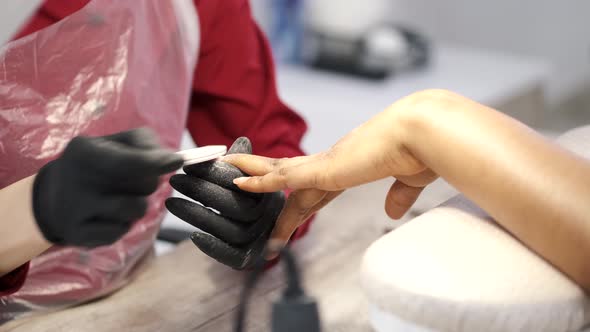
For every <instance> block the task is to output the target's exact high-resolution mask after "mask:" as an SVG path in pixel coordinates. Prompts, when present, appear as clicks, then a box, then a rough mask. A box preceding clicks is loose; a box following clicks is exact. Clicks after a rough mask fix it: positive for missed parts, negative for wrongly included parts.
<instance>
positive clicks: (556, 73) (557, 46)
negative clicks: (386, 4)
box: [312, 0, 590, 103]
mask: <svg viewBox="0 0 590 332" xmlns="http://www.w3.org/2000/svg"><path fill="white" fill-rule="evenodd" d="M312 1H313V0H312ZM315 1H317V0H315ZM320 1H321V0H320ZM390 1H391V2H392V3H393V6H394V9H393V12H392V15H391V19H392V20H393V21H397V22H405V23H407V24H410V25H412V26H415V27H417V28H420V29H422V30H423V31H424V32H426V33H427V34H428V35H429V36H431V37H433V38H434V39H435V40H444V41H449V42H453V43H460V44H466V45H471V46H476V47H481V48H488V49H495V50H502V51H505V52H512V53H517V54H523V55H532V56H536V57H543V58H546V59H547V60H549V61H550V62H551V63H552V65H553V73H552V78H551V80H550V82H549V84H548V89H547V93H548V100H549V101H550V102H552V103H554V102H556V101H558V100H559V99H560V98H563V97H565V96H567V94H568V93H571V92H573V91H574V90H575V89H576V87H577V86H578V85H579V84H580V83H581V82H584V81H586V82H587V81H590V1H588V0H565V1H559V0H493V1H491V0H488V1H483V0H443V1H437V0H390Z"/></svg>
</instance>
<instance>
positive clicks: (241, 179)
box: [234, 177, 248, 186]
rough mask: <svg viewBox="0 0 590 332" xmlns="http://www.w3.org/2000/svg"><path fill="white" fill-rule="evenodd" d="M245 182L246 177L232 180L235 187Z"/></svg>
mask: <svg viewBox="0 0 590 332" xmlns="http://www.w3.org/2000/svg"><path fill="white" fill-rule="evenodd" d="M247 180H248V178H247V177H241V178H235V179H234V184H235V185H236V186H239V185H241V184H242V183H244V182H246V181H247Z"/></svg>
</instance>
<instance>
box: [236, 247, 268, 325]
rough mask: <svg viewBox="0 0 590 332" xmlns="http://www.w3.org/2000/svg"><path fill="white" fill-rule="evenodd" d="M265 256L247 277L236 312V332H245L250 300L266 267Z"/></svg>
mask: <svg viewBox="0 0 590 332" xmlns="http://www.w3.org/2000/svg"><path fill="white" fill-rule="evenodd" d="M264 256H265V254H262V255H261V256H260V258H259V259H258V261H257V262H256V264H254V267H253V269H252V272H251V273H250V274H249V275H248V276H247V277H246V282H245V283H244V289H243V290H242V293H241V294H240V303H239V304H238V309H237V312H236V327H235V329H234V331H235V332H243V331H244V324H245V322H246V309H247V306H248V301H249V300H250V295H251V293H252V289H254V286H256V282H258V278H259V277H260V275H261V274H262V271H263V270H264V266H265V265H266V260H265V259H264Z"/></svg>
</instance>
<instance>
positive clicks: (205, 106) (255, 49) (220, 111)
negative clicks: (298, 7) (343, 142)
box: [187, 0, 306, 157]
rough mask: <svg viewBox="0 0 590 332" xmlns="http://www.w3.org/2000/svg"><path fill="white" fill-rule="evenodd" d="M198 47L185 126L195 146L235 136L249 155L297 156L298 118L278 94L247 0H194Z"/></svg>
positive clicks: (302, 127) (301, 125)
mask: <svg viewBox="0 0 590 332" xmlns="http://www.w3.org/2000/svg"><path fill="white" fill-rule="evenodd" d="M195 4H196V6H197V9H198V13H199V19H200V24H201V48H200V51H199V60H198V63H197V69H196V71H195V78H194V83H193V96H192V100H191V112H190V113H189V117H188V124H187V127H188V129H189V131H190V133H191V135H192V137H193V139H194V140H195V142H196V143H197V144H198V145H209V144H225V145H228V146H229V145H231V143H232V142H233V140H234V139H236V138H237V137H239V136H247V137H248V138H250V140H251V141H252V145H253V149H254V153H255V154H259V155H265V156H270V157H292V156H297V155H301V154H303V151H302V150H301V148H300V143H301V138H302V136H303V134H304V133H305V131H306V125H305V122H304V121H303V119H302V118H301V117H300V116H299V115H297V114H296V113H295V112H293V111H292V110H291V109H289V107H287V106H286V105H285V104H283V103H282V102H281V100H280V99H279V97H278V93H277V88H276V82H275V74H274V66H273V60H272V56H271V51H270V48H269V46H268V43H267V41H266V38H265V37H264V35H263V33H262V32H261V31H260V29H259V28H258V26H257V25H256V23H255V22H254V20H253V18H252V15H251V13H250V7H249V4H248V0H224V1H195Z"/></svg>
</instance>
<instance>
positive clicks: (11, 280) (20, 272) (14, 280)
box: [0, 262, 29, 298]
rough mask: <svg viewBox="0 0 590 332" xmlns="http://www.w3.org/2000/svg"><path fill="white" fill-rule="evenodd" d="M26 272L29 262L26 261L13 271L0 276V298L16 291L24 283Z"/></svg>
mask: <svg viewBox="0 0 590 332" xmlns="http://www.w3.org/2000/svg"><path fill="white" fill-rule="evenodd" d="M28 272H29V263H28V262H27V263H25V264H23V265H21V266H19V267H18V268H16V269H15V270H14V271H12V272H10V273H8V274H5V275H3V276H2V277H0V298H1V297H3V296H7V295H10V294H13V293H16V292H17V291H18V290H19V289H20V288H21V287H22V286H23V284H24V283H25V279H27V273H28Z"/></svg>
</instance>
